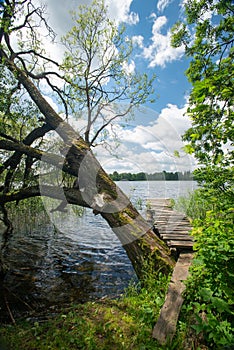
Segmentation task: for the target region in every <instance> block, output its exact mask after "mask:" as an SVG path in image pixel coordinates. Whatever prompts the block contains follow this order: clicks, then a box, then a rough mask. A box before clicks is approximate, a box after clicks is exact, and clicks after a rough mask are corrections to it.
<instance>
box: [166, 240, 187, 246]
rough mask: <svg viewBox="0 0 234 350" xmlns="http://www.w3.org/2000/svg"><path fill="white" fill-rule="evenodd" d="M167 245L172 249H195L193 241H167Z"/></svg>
mask: <svg viewBox="0 0 234 350" xmlns="http://www.w3.org/2000/svg"><path fill="white" fill-rule="evenodd" d="M167 245H168V246H169V247H170V248H192V247H193V241H174V240H170V241H167Z"/></svg>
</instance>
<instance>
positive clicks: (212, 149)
mask: <svg viewBox="0 0 234 350" xmlns="http://www.w3.org/2000/svg"><path fill="white" fill-rule="evenodd" d="M185 14H186V22H185V23H182V22H178V23H177V24H176V25H175V26H174V28H173V39H172V44H173V45H174V46H175V47H178V46H180V45H182V44H183V45H184V46H185V51H186V54H187V56H188V57H191V61H190V66H189V68H188V70H187V72H186V74H187V77H188V79H189V81H190V82H191V84H192V91H191V94H190V97H189V108H188V110H187V114H188V115H189V116H190V118H191V120H192V127H191V128H190V129H189V130H187V132H186V133H185V134H184V136H183V139H184V140H185V141H188V144H187V146H186V150H187V152H188V153H194V155H195V157H196V158H197V159H198V161H199V163H200V164H202V165H205V166H206V168H205V170H204V168H201V169H200V170H198V171H197V174H198V178H199V177H200V178H201V179H203V180H204V179H205V180H206V181H207V182H208V183H212V182H214V184H215V186H216V187H217V186H218V187H220V188H222V189H224V188H226V189H227V187H228V188H229V189H230V187H231V182H232V181H231V179H233V169H232V166H233V139H234V129H233V117H234V109H233V102H234V79H233V78H234V63H233V58H234V48H233V44H234V36H233V31H234V16H233V14H234V5H233V2H232V1H231V0H220V1H216V0H209V1H207V0H206V1H205V0H203V1H194V0H188V1H186V3H185Z"/></svg>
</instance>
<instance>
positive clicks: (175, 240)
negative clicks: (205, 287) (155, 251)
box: [147, 198, 193, 344]
mask: <svg viewBox="0 0 234 350" xmlns="http://www.w3.org/2000/svg"><path fill="white" fill-rule="evenodd" d="M148 203H149V207H150V209H148V210H147V220H148V221H151V223H152V225H153V228H154V231H155V232H156V234H157V235H158V236H159V237H160V238H161V239H162V240H163V241H165V242H166V244H167V245H168V247H169V248H170V249H171V251H172V253H173V255H174V256H175V258H176V260H177V262H176V265H175V268H174V271H173V274H172V277H171V281H170V283H169V287H168V291H167V295H166V298H165V302H164V305H163V307H162V308H161V311H160V315H159V318H158V321H157V323H156V325H155V327H154V329H153V338H155V339H157V340H158V342H159V343H160V344H165V343H166V342H170V341H171V340H172V338H173V337H174V335H175V332H176V324H177V320H178V317H179V313H180V309H181V306H182V303H183V296H182V293H183V292H184V290H185V285H184V281H185V280H186V279H187V276H188V273H189V267H190V265H191V263H192V259H193V238H192V237H191V236H190V234H189V233H190V231H191V229H192V227H191V224H190V221H189V220H188V218H187V217H186V216H185V215H184V214H181V213H179V212H177V211H175V210H173V209H172V207H171V201H170V200H169V199H164V198H158V199H155V198H154V199H149V200H148Z"/></svg>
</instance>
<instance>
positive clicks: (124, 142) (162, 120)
mask: <svg viewBox="0 0 234 350" xmlns="http://www.w3.org/2000/svg"><path fill="white" fill-rule="evenodd" d="M185 111H186V106H184V107H183V108H179V107H178V106H176V105H172V104H168V105H167V107H166V108H164V109H162V111H161V113H160V115H159V117H158V118H157V119H156V120H155V119H154V120H152V121H151V122H149V123H148V125H138V123H137V124H136V125H134V122H133V123H132V124H131V125H128V126H127V127H126V128H124V127H122V126H120V125H119V124H117V125H116V126H115V128H116V129H115V132H116V133H117V134H118V136H119V138H120V140H121V145H120V147H119V148H118V150H117V155H118V159H116V158H115V157H113V156H111V155H110V154H109V153H106V152H104V153H103V151H100V152H98V154H99V160H100V161H101V164H102V165H103V166H104V168H105V169H106V170H107V171H108V172H113V171H114V170H117V171H118V172H141V171H143V172H147V173H152V172H157V171H163V170H166V171H185V170H191V169H193V167H194V160H193V158H192V157H190V156H188V155H186V154H185V153H184V152H183V151H182V150H181V148H182V147H183V146H184V144H183V142H182V141H181V135H182V134H183V133H184V131H185V130H187V129H188V128H189V127H190V122H189V120H188V118H186V117H185V116H184V115H183V114H184V112H185ZM145 114H147V115H146V117H147V116H150V115H151V114H152V115H155V114H154V113H153V111H151V110H150V109H148V110H147V111H146V113H145ZM176 150H177V151H179V152H180V154H181V157H180V158H178V157H175V156H174V151H176Z"/></svg>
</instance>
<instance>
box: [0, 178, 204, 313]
mask: <svg viewBox="0 0 234 350" xmlns="http://www.w3.org/2000/svg"><path fill="white" fill-rule="evenodd" d="M117 184H118V185H119V187H121V189H122V190H123V191H124V192H125V193H126V194H127V195H128V196H129V197H130V199H131V200H132V201H133V203H134V204H135V205H136V206H140V207H139V209H140V211H141V213H142V215H143V216H144V214H145V205H146V200H147V199H148V198H174V199H176V198H178V197H179V196H185V195H187V194H188V192H192V191H193V190H194V189H195V188H196V187H197V186H196V183H195V182H192V181H183V182H182V181H181V182H180V181H167V182H164V181H150V182H146V181H139V182H137V181H136V182H135V181H134V182H128V181H120V182H118V183H117ZM71 210H72V209H71ZM56 215H57V217H55V218H53V224H51V223H43V222H40V224H39V225H36V226H35V227H30V228H27V229H25V230H23V231H20V232H17V233H15V234H14V236H13V237H12V239H11V241H10V243H9V246H8V249H7V252H6V253H7V260H8V262H9V264H10V270H9V272H8V273H7V275H6V277H5V280H4V285H3V288H1V290H2V291H5V292H4V293H7V299H8V302H9V304H10V305H11V307H12V309H13V310H14V312H15V315H18V314H21V313H22V312H24V311H30V308H31V309H40V308H42V309H43V308H45V306H46V305H47V306H48V305H53V304H54V305H56V304H62V303H69V302H72V301H76V302H80V301H81V302H85V301H87V300H91V299H96V298H100V297H104V296H109V297H116V296H118V295H120V294H121V293H123V291H124V289H125V288H126V287H127V285H128V284H129V282H130V281H131V280H137V278H136V275H135V272H134V270H133V268H132V265H131V263H130V261H129V259H128V257H127V255H126V253H125V251H124V249H123V247H122V246H121V244H120V242H119V240H118V238H117V237H116V236H115V235H114V234H113V232H112V231H111V229H110V228H109V226H108V225H107V223H106V222H105V221H104V220H103V219H102V218H101V217H100V216H99V215H97V216H94V215H93V213H92V210H88V209H85V212H84V214H83V215H82V216H81V217H77V215H75V214H74V212H73V214H72V215H67V214H63V215H62V214H60V213H57V214H56ZM0 307H1V308H2V311H1V316H0V318H1V317H2V318H4V317H6V315H7V314H8V312H7V310H5V309H6V305H5V302H4V295H2V294H1V292H0ZM4 310H5V312H4Z"/></svg>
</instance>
